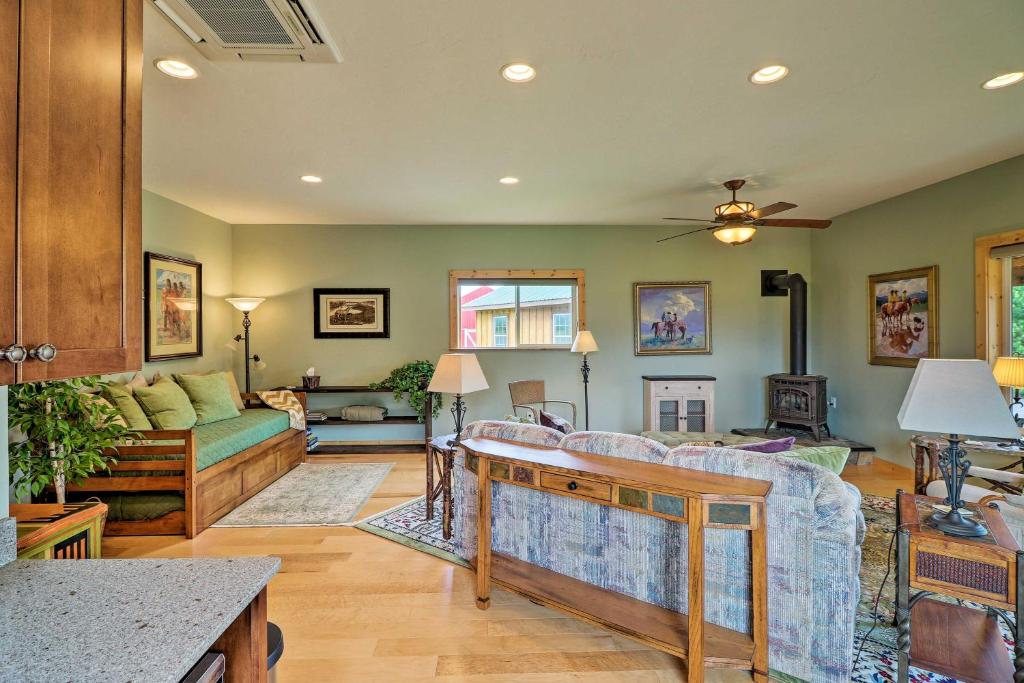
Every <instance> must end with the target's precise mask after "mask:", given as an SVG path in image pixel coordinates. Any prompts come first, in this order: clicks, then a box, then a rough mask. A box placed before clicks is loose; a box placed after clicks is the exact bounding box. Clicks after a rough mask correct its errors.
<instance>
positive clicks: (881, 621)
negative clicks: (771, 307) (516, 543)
mask: <svg viewBox="0 0 1024 683" xmlns="http://www.w3.org/2000/svg"><path fill="white" fill-rule="evenodd" d="M424 500H425V499H424V498H422V497H420V498H417V499H416V500H413V501H411V502H408V503H404V504H402V505H399V506H397V507H395V508H392V509H391V510H386V511H385V512H382V513H380V514H378V515H375V516H373V517H370V518H368V519H365V520H363V521H361V522H359V523H358V524H357V525H356V527H357V528H359V529H362V530H364V531H368V532H370V533H371V534H376V535H378V536H382V537H384V538H387V539H390V540H392V541H395V542H397V543H401V544H402V545H405V546H408V547H410V548H415V549H416V550H419V551H422V552H425V553H429V554H431V555H434V556H435V557H440V558H443V559H445V560H448V561H450V562H454V563H456V564H460V565H462V566H467V563H466V562H464V561H463V560H462V559H461V558H459V557H458V556H456V555H455V554H454V553H453V552H452V551H453V546H452V543H451V541H446V540H444V538H443V537H442V535H441V511H440V510H439V509H438V510H436V511H435V512H434V519H433V520H430V521H427V520H425V519H424V515H425V512H426V503H425V502H424ZM861 510H862V511H863V512H864V521H865V522H866V524H867V533H866V535H865V537H864V543H863V545H862V546H861V552H862V557H863V560H862V562H861V570H860V583H861V596H860V604H859V605H858V607H857V628H856V633H855V636H854V653H855V656H857V659H856V662H855V665H854V671H853V675H852V677H851V679H850V680H851V681H852V682H853V683H889V682H890V681H895V680H896V629H895V627H893V626H892V619H893V616H894V615H895V613H896V594H895V571H896V566H895V563H893V564H892V565H891V566H890V564H889V556H890V553H891V551H892V546H891V541H892V537H893V533H894V532H895V530H896V502H895V500H894V499H892V498H885V497H882V496H869V495H865V496H864V497H863V502H862V505H861ZM883 579H884V588H883V590H882V592H881V596H880V597H879V595H878V588H879V586H882V585H883ZM876 598H877V599H878V606H877V609H876V607H875V600H876ZM1000 628H1001V629H1002V631H1003V639H1004V640H1005V641H1006V645H1007V651H1008V652H1009V653H1012V651H1013V640H1012V638H1011V636H1010V632H1009V631H1008V630H1007V629H1006V626H1005V625H1004V624H1002V623H1001V622H1000ZM857 653H859V654H857ZM910 681H911V683H956V680H955V679H952V678H949V677H948V676H940V675H939V674H933V673H930V672H928V671H922V670H920V669H915V668H911V670H910Z"/></svg>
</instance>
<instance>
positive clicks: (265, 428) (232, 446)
mask: <svg viewBox="0 0 1024 683" xmlns="http://www.w3.org/2000/svg"><path fill="white" fill-rule="evenodd" d="M241 412H242V414H241V415H239V416H238V417H233V418H231V419H230V420H221V421H220V422H213V423H210V424H205V425H199V426H198V427H196V428H195V434H196V450H197V451H198V452H197V454H196V469H197V470H205V469H206V468H207V467H210V466H212V465H216V464H217V463H219V462H220V461H221V460H226V459H227V458H230V457H231V456H232V455H234V454H235V453H240V452H241V451H244V450H245V449H246V448H249V447H250V446H255V445H256V444H258V443H259V442H260V441H264V440H266V439H269V438H270V437H272V436H274V435H275V434H280V433H281V432H283V431H285V430H287V429H288V428H289V427H288V413H286V412H284V411H283V410H272V409H270V408H250V409H248V410H243V411H241Z"/></svg>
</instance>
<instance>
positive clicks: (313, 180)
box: [299, 175, 324, 184]
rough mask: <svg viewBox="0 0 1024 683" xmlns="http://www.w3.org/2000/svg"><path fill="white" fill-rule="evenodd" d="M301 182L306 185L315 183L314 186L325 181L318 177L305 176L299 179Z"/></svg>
mask: <svg viewBox="0 0 1024 683" xmlns="http://www.w3.org/2000/svg"><path fill="white" fill-rule="evenodd" d="M299 180H301V181H302V182H304V183H313V184H316V183H322V182H323V181H324V179H323V178H321V177H320V176H318V175H304V176H301V177H300V178H299Z"/></svg>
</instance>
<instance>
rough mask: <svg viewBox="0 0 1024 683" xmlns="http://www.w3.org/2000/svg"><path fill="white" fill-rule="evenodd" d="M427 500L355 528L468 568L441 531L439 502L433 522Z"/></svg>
mask: <svg viewBox="0 0 1024 683" xmlns="http://www.w3.org/2000/svg"><path fill="white" fill-rule="evenodd" d="M426 501H427V499H426V498H425V497H424V496H420V497H419V498H417V499H415V500H412V501H409V502H408V503H402V504H401V505H398V506H396V507H393V508H391V509H390V510H385V511H384V512H381V513H379V514H376V515H374V516H373V517H368V518H366V519H364V520H363V521H361V522H359V523H358V524H356V528H357V529H362V530H363V531H368V532H370V533H371V534H376V535H377V536H382V537H384V538H386V539H389V540H392V541H395V542H396V543H401V544H402V545H406V546H409V547H410V548H415V549H416V550H419V551H420V552H424V553H427V554H429V555H433V556H435V557H440V558H441V559H443V560H448V561H449V562H454V563H455V564H459V565H462V566H463V567H468V566H469V564H468V563H467V562H466V561H464V560H463V559H462V558H461V557H459V556H458V555H456V554H455V553H454V552H453V550H454V547H453V546H452V542H451V541H446V540H444V534H443V533H442V531H441V506H440V501H438V505H436V506H435V507H434V518H433V519H427V518H426V516H427V502H426Z"/></svg>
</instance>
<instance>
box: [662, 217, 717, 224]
mask: <svg viewBox="0 0 1024 683" xmlns="http://www.w3.org/2000/svg"><path fill="white" fill-rule="evenodd" d="M661 220H663V221H694V222H696V223H717V222H718V221H709V220H708V219H706V218H677V217H675V216H670V217H668V218H662V219H661Z"/></svg>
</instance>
